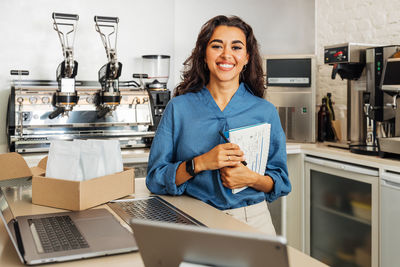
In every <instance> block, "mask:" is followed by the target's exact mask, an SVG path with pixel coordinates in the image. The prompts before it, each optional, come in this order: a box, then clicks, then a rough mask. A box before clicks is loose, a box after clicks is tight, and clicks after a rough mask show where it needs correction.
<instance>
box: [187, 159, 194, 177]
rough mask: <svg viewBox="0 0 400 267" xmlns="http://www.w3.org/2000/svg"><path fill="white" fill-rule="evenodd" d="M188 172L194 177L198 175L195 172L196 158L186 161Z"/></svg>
mask: <svg viewBox="0 0 400 267" xmlns="http://www.w3.org/2000/svg"><path fill="white" fill-rule="evenodd" d="M186 172H187V173H189V174H190V176H192V177H194V176H195V175H196V173H195V172H194V159H189V160H187V161H186Z"/></svg>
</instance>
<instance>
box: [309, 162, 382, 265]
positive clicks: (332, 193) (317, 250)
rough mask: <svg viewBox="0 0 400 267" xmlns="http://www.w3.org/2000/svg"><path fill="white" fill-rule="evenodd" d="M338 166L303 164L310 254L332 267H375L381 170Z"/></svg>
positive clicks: (346, 165)
mask: <svg viewBox="0 0 400 267" xmlns="http://www.w3.org/2000/svg"><path fill="white" fill-rule="evenodd" d="M334 163H337V167H335V165H334V164H324V163H322V164H315V163H310V162H306V163H305V186H306V188H305V192H306V194H305V196H306V198H305V207H306V216H305V225H306V230H305V233H306V238H305V239H306V252H307V253H309V254H310V255H311V256H312V257H314V258H316V259H318V260H320V261H322V262H325V263H327V264H328V265H331V266H341V267H346V266H354V267H356V266H360V267H363V266H376V267H377V266H378V249H377V248H378V238H377V237H378V176H377V175H378V171H377V170H376V176H371V175H366V174H364V173H368V170H369V169H368V168H365V171H364V170H361V171H360V172H352V171H344V170H346V169H347V170H352V168H350V167H351V166H349V164H345V163H338V162H334ZM357 168H360V167H359V166H357ZM373 173H375V172H373Z"/></svg>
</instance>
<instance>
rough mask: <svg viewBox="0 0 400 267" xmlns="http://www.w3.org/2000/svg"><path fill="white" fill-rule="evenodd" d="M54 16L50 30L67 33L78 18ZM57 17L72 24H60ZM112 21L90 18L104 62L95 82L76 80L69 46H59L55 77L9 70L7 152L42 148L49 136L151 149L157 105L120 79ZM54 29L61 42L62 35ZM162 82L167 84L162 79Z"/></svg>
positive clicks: (143, 90)
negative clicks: (39, 77) (59, 60)
mask: <svg viewBox="0 0 400 267" xmlns="http://www.w3.org/2000/svg"><path fill="white" fill-rule="evenodd" d="M53 19H54V28H55V29H56V28H57V27H60V26H67V27H70V30H69V32H71V29H72V30H73V29H75V26H71V25H70V24H73V22H76V21H77V19H78V16H77V15H71V14H60V13H53ZM59 19H64V20H67V21H72V22H66V23H65V22H62V23H60V22H59V21H58V20H59ZM64 24H67V25H64ZM116 24H118V18H110V17H100V16H96V17H95V25H96V30H97V31H98V32H99V33H100V36H101V38H102V41H103V44H104V46H105V48H106V53H107V58H108V60H109V61H108V63H107V64H105V65H104V66H103V67H102V68H101V69H100V71H99V81H81V80H75V76H76V73H77V62H76V61H74V60H73V57H72V49H71V46H70V45H66V46H63V52H64V56H65V59H64V61H63V62H62V63H61V64H60V66H59V67H58V68H57V80H28V79H23V77H25V76H26V75H28V74H29V72H28V71H25V70H24V71H18V70H14V71H11V74H12V75H18V78H17V79H13V80H12V83H11V92H10V96H9V100H8V108H7V126H6V128H7V138H8V146H9V151H10V152H19V153H32V152H47V151H48V149H49V146H50V142H51V141H52V140H73V139H117V140H119V142H120V145H121V148H123V149H125V148H126V149H135V148H140V149H143V148H149V147H150V145H151V141H152V138H153V137H154V134H155V115H154V114H159V112H160V108H159V107H158V106H156V105H154V104H153V101H152V99H153V95H152V94H150V93H149V90H148V89H147V88H144V87H141V86H139V84H138V83H136V82H135V81H120V80H119V77H120V75H121V69H122V64H121V63H120V62H118V61H117V57H116V50H115V46H114V48H113V47H111V43H110V36H111V35H112V34H114V33H115V34H116V31H117V25H116ZM103 28H106V30H109V31H108V32H106V33H105V32H104V31H103ZM58 29H59V28H58ZM56 30H57V29H56ZM57 31H58V30H57ZM69 32H68V33H69ZM58 33H59V37H60V40H64V39H63V38H65V35H62V34H61V33H60V31H58ZM68 33H67V35H68ZM62 44H65V43H64V42H62ZM69 44H71V43H69ZM167 78H168V77H167ZM162 82H165V83H166V80H165V77H164V80H162ZM164 107H165V106H164ZM156 118H157V117H156ZM157 119H158V118H157ZM138 150H139V149H138ZM138 150H137V151H138Z"/></svg>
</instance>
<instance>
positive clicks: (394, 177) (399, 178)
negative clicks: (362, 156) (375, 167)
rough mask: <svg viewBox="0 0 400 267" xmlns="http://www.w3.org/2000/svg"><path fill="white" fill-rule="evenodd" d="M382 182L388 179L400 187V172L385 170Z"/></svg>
mask: <svg viewBox="0 0 400 267" xmlns="http://www.w3.org/2000/svg"><path fill="white" fill-rule="evenodd" d="M381 179H382V182H383V181H386V182H389V183H391V184H393V185H395V186H397V187H399V188H400V173H399V174H395V173H391V172H388V171H383V172H382V175H381Z"/></svg>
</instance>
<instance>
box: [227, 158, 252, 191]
mask: <svg viewBox="0 0 400 267" xmlns="http://www.w3.org/2000/svg"><path fill="white" fill-rule="evenodd" d="M220 174H221V180H222V184H223V185H224V186H225V187H228V188H231V189H234V188H241V187H244V186H252V185H253V184H254V183H256V181H257V178H258V177H257V176H258V175H259V174H257V173H255V172H253V171H252V170H250V169H249V168H247V167H246V166H244V165H243V164H239V165H237V166H235V167H224V168H221V169H220Z"/></svg>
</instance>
